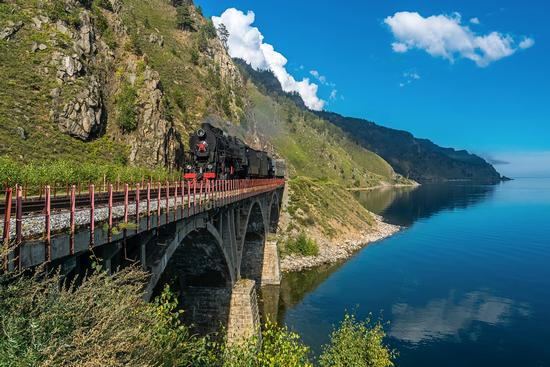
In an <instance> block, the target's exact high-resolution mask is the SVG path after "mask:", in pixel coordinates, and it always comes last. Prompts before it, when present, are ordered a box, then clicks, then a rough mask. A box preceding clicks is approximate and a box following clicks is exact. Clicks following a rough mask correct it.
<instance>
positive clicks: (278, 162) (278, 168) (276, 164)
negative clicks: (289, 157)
mask: <svg viewBox="0 0 550 367" xmlns="http://www.w3.org/2000/svg"><path fill="white" fill-rule="evenodd" d="M285 174H286V162H285V160H284V159H273V158H272V159H271V176H272V177H275V178H285Z"/></svg>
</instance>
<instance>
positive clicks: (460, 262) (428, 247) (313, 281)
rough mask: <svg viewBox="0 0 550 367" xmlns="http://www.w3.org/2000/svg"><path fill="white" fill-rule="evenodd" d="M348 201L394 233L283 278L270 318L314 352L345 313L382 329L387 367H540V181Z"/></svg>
mask: <svg viewBox="0 0 550 367" xmlns="http://www.w3.org/2000/svg"><path fill="white" fill-rule="evenodd" d="M356 195H357V198H358V199H359V200H360V201H361V202H362V203H363V205H365V206H366V207H367V208H369V209H371V210H372V211H374V212H377V213H379V214H380V215H382V216H383V217H384V218H385V219H386V220H387V221H388V222H390V223H394V224H399V225H401V226H404V229H403V230H402V231H401V232H400V233H398V234H397V235H395V236H393V237H391V238H388V239H386V240H383V241H380V242H377V243H375V244H371V245H370V246H368V247H366V248H364V249H363V250H362V251H360V252H358V253H357V254H356V255H355V256H354V257H353V258H352V259H350V260H349V261H347V262H345V263H343V264H336V265H331V266H325V267H323V268H320V269H316V270H312V271H306V272H302V273H296V274H289V275H285V276H284V278H283V284H282V286H281V289H280V294H279V295H278V298H279V301H278V305H279V306H278V318H279V320H280V321H282V322H284V323H285V324H287V325H288V326H289V327H290V328H291V329H293V330H295V331H297V332H299V333H300V334H301V335H302V336H303V340H304V341H305V342H306V343H307V344H309V345H311V346H312V348H313V350H314V351H319V350H320V346H321V345H322V344H323V343H325V342H326V341H327V339H328V334H329V333H330V331H331V329H332V325H334V324H336V323H338V321H339V320H340V319H341V318H342V315H343V314H344V312H345V311H346V310H348V311H355V312H356V314H357V315H358V316H359V317H366V316H368V314H369V313H372V314H373V317H374V318H375V319H376V318H378V317H382V318H383V319H384V321H387V322H389V324H388V325H387V327H386V330H387V333H388V336H389V337H388V343H389V344H390V345H391V346H392V347H394V348H396V349H398V351H399V353H400V355H399V357H398V360H397V365H398V366H403V367H421V366H422V367H426V366H500V367H502V366H514V367H518V366H550V346H549V345H550V180H547V179H518V180H515V181H511V182H504V183H502V184H499V185H496V186H483V185H466V184H458V183H455V184H441V185H423V186H420V187H418V188H416V189H411V188H408V189H392V190H382V191H369V192H360V193H356Z"/></svg>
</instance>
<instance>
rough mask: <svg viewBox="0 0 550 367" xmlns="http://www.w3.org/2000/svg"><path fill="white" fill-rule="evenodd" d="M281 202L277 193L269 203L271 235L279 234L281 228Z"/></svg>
mask: <svg viewBox="0 0 550 367" xmlns="http://www.w3.org/2000/svg"><path fill="white" fill-rule="evenodd" d="M280 203H281V201H280V199H279V194H278V193H277V191H275V192H274V193H273V195H272V196H271V200H270V202H269V208H268V213H269V217H268V218H269V219H268V223H269V233H277V227H278V226H279V215H280V209H281V208H280V205H281V204H280Z"/></svg>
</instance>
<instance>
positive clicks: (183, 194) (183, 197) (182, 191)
mask: <svg viewBox="0 0 550 367" xmlns="http://www.w3.org/2000/svg"><path fill="white" fill-rule="evenodd" d="M180 192H181V217H182V218H183V210H184V208H185V184H184V182H183V181H180Z"/></svg>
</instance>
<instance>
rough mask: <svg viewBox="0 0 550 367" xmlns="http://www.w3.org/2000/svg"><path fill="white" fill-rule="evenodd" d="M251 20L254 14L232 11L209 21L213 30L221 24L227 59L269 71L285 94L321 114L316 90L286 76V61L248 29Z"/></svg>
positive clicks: (320, 101) (254, 30)
mask: <svg viewBox="0 0 550 367" xmlns="http://www.w3.org/2000/svg"><path fill="white" fill-rule="evenodd" d="M254 20H255V15H254V12H252V11H249V12H248V13H246V14H245V13H243V12H242V11H240V10H237V9H235V8H229V9H227V10H226V11H224V12H223V14H222V15H221V16H219V17H212V21H213V22H214V25H215V26H216V27H218V26H219V25H220V24H222V23H223V24H224V25H225V27H226V28H227V30H228V32H229V38H228V40H227V47H228V49H229V54H230V55H231V57H235V58H240V59H243V60H245V61H246V62H247V63H249V64H250V65H251V66H252V68H254V69H256V70H271V72H273V74H274V75H275V77H276V78H277V79H278V80H279V82H280V83H281V86H282V88H283V90H284V91H285V92H290V93H292V92H294V93H298V94H299V95H300V97H302V99H303V101H304V103H305V105H306V106H307V107H308V108H310V109H312V110H317V111H319V110H322V109H323V107H324V106H325V103H326V102H325V101H323V100H322V99H320V98H319V97H318V96H317V91H318V86H317V85H316V84H314V83H311V82H310V80H309V79H308V78H304V79H302V80H301V81H297V80H296V79H294V77H293V76H292V75H290V74H289V73H288V71H287V70H286V67H285V66H286V64H287V59H286V58H285V57H284V56H283V55H282V54H281V53H279V52H277V51H275V49H274V48H273V46H272V45H270V44H269V43H265V42H264V37H263V35H262V33H261V32H260V30H259V29H258V28H257V27H253V26H252V24H253V23H254Z"/></svg>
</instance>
